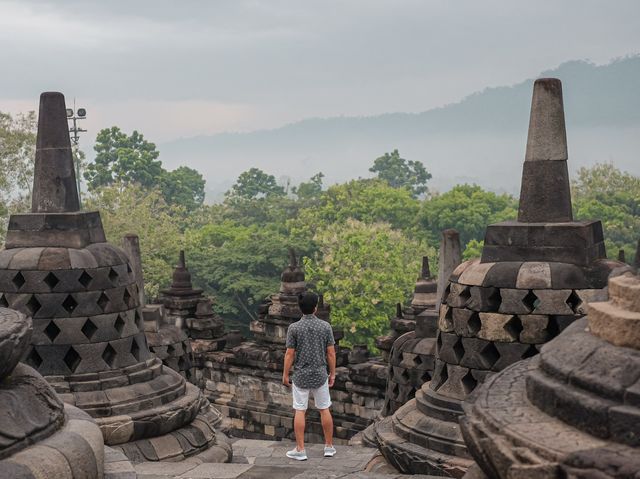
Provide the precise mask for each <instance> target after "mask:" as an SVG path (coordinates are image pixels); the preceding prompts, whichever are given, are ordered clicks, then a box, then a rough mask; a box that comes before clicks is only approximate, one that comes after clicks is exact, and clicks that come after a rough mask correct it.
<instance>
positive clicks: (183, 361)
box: [178, 356, 187, 371]
mask: <svg viewBox="0 0 640 479" xmlns="http://www.w3.org/2000/svg"><path fill="white" fill-rule="evenodd" d="M186 366H187V361H186V359H184V356H180V358H179V359H178V369H179V370H181V371H182V370H185V369H187V367H186Z"/></svg>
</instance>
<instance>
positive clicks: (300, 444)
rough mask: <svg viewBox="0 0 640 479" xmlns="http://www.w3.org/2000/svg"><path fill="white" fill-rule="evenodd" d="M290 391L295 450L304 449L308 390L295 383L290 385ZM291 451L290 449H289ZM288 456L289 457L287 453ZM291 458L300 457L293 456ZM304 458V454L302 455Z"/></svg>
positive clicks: (300, 450)
mask: <svg viewBox="0 0 640 479" xmlns="http://www.w3.org/2000/svg"><path fill="white" fill-rule="evenodd" d="M291 392H292V395H293V410H294V416H293V432H294V434H295V436H296V451H298V452H302V451H304V422H305V415H306V412H307V407H308V406H309V390H308V389H300V388H298V387H297V386H296V385H295V384H292V385H291ZM289 452H292V451H289ZM287 455H288V457H291V455H289V453H287ZM293 459H301V458H300V457H293ZM304 459H306V455H305V456H304Z"/></svg>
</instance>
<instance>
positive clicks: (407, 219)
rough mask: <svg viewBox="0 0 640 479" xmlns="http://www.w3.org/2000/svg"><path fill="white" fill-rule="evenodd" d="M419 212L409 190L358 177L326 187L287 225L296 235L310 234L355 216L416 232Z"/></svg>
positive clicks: (365, 220)
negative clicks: (317, 197) (315, 201)
mask: <svg viewBox="0 0 640 479" xmlns="http://www.w3.org/2000/svg"><path fill="white" fill-rule="evenodd" d="M419 211H420V202H419V201H418V200H417V199H415V198H413V196H412V195H411V193H410V192H409V190H407V189H405V188H401V189H397V188H393V187H391V186H389V185H388V184H387V183H386V182H385V181H382V180H378V179H375V178H371V179H359V180H352V181H349V182H348V183H344V184H341V185H333V186H331V187H329V188H328V189H327V190H326V191H323V192H322V194H321V195H320V198H319V200H318V202H317V204H314V205H313V206H312V207H310V208H306V209H302V210H300V212H299V213H298V214H297V216H296V217H295V219H292V220H291V221H290V222H289V225H288V226H289V228H290V229H291V231H292V234H294V236H295V237H300V236H301V237H313V235H314V233H315V231H317V230H318V229H320V228H324V227H326V226H328V225H331V224H334V223H344V222H345V221H347V220H349V219H354V220H358V221H362V222H363V223H368V224H371V223H378V222H386V223H389V224H390V225H391V227H392V228H395V229H399V230H403V231H407V232H412V233H416V234H417V229H416V226H417V217H418V212H419Z"/></svg>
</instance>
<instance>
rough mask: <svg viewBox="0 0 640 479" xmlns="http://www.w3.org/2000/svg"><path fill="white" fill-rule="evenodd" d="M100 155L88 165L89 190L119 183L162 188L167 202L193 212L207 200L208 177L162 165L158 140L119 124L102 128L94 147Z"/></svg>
mask: <svg viewBox="0 0 640 479" xmlns="http://www.w3.org/2000/svg"><path fill="white" fill-rule="evenodd" d="M93 149H94V150H95V152H96V157H95V159H94V161H93V163H89V164H88V165H87V166H86V169H85V172H84V178H85V180H86V181H87V186H88V188H89V190H95V189H97V188H100V187H103V186H111V185H114V184H118V185H120V186H126V185H130V184H136V185H140V186H142V187H143V188H147V189H159V190H160V191H161V192H162V194H163V196H164V199H165V201H166V202H167V203H169V204H172V205H178V206H182V207H183V208H185V209H186V210H187V211H192V210H194V209H196V208H198V207H199V206H201V205H202V204H203V202H204V196H205V191H204V186H205V180H204V178H203V177H202V175H201V174H200V173H198V172H197V171H196V170H194V169H192V168H189V167H186V166H181V167H179V168H177V169H176V170H173V171H167V170H165V169H164V168H163V167H162V161H160V160H158V157H159V156H160V153H159V151H158V150H157V148H156V145H155V143H151V142H149V141H147V140H146V139H145V138H144V136H143V135H142V134H141V133H139V132H138V131H136V130H134V131H133V133H131V135H127V134H126V133H124V132H123V131H121V130H120V128H118V127H117V126H113V127H111V128H105V129H103V130H100V132H99V133H98V136H97V137H96V143H95V145H94V147H93Z"/></svg>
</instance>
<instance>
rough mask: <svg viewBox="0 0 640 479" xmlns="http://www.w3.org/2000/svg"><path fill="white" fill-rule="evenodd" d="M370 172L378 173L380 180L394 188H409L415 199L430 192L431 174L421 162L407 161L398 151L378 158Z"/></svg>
mask: <svg viewBox="0 0 640 479" xmlns="http://www.w3.org/2000/svg"><path fill="white" fill-rule="evenodd" d="M369 171H370V172H372V173H377V175H378V178H379V179H381V180H384V181H386V182H387V183H389V185H390V186H391V187H393V188H408V189H409V191H411V193H412V194H413V196H414V197H417V196H419V195H421V194H423V193H426V192H427V191H428V188H427V181H429V180H430V179H431V173H429V172H428V171H427V169H426V168H425V167H424V165H423V164H422V163H421V162H420V161H412V160H409V161H407V160H405V159H404V158H401V157H400V153H398V150H393V151H392V152H391V153H385V154H384V155H382V156H381V157H379V158H376V160H375V161H374V162H373V166H372V167H371V168H369Z"/></svg>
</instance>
